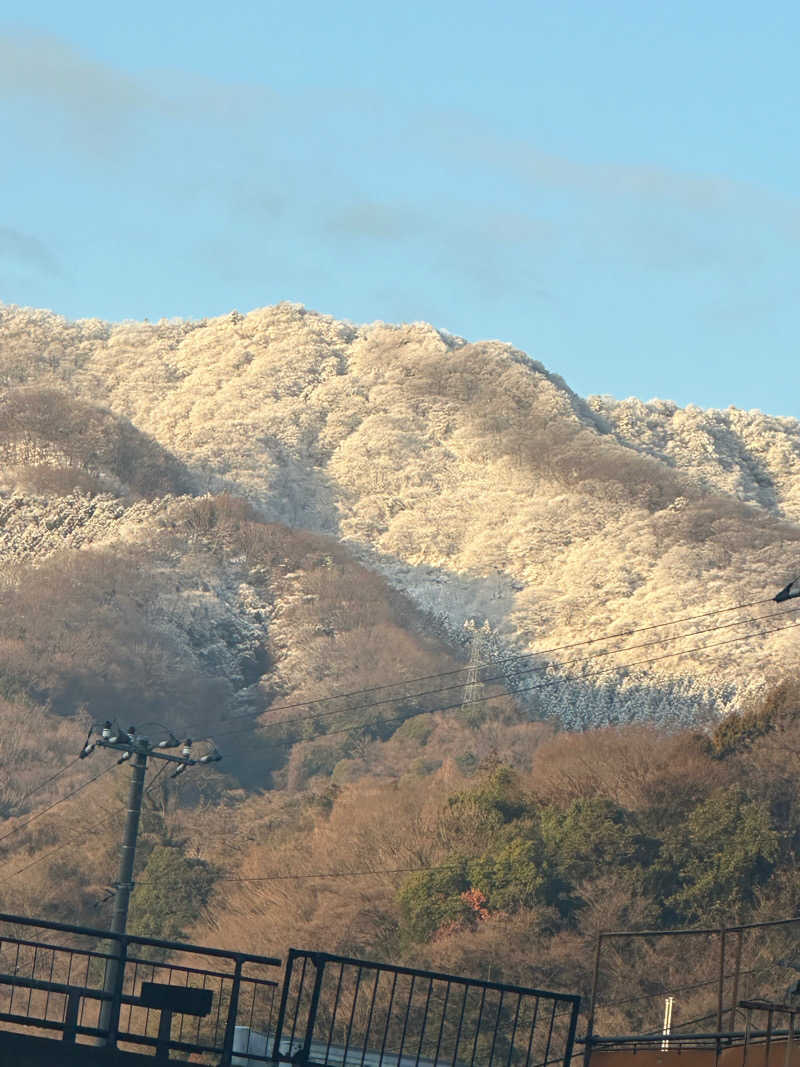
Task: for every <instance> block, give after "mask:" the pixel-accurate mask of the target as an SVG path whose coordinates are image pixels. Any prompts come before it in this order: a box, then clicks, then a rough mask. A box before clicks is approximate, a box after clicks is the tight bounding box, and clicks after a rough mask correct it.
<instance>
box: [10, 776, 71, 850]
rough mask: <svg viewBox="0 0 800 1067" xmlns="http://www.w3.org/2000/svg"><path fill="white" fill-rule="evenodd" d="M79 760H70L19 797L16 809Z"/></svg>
mask: <svg viewBox="0 0 800 1067" xmlns="http://www.w3.org/2000/svg"><path fill="white" fill-rule="evenodd" d="M79 760H80V756H76V757H75V758H74V759H72V760H70V761H69V763H67V764H65V765H64V766H63V767H62V768H61V770H60V771H56V773H55V774H51V775H50V777H49V778H45V779H44V781H42V782H39V784H38V785H35V786H34V787H33V789H29V790H28V792H27V793H25V795H24V796H22V797H20V799H19V800H18V801H17V807H19V806H20V805H21V804H24V803H25V802H26V801H27V800H29V799H30V798H31V797H32V796H33V795H34V793H38V792H39V790H40V789H44V787H45V786H46V785H50V783H51V782H55V780H56V779H57V778H60V777H61V776H62V774H66V773H67V771H68V770H69V769H70V767H74V766H75V764H76V763H78V761H79ZM1 840H2V838H0V841H1Z"/></svg>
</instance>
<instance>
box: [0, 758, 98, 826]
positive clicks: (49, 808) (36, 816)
mask: <svg viewBox="0 0 800 1067" xmlns="http://www.w3.org/2000/svg"><path fill="white" fill-rule="evenodd" d="M76 759H80V756H78V757H76ZM74 762H75V760H73V763H74ZM115 766H116V764H114V763H110V764H109V765H108V766H107V767H105V768H104V769H103V770H102V771H100V773H99V774H96V775H95V776H94V777H93V778H89V779H88V780H87V781H85V782H83V783H82V784H81V785H79V786H76V788H75V789H73V790H72V791H71V792H69V793H66V794H65V795H64V796H63V797H61V798H60V799H59V800H54V801H53V803H52V804H48V805H47V807H44V808H40V809H39V810H38V811H37V812H35V813H34V814H33V815H31V817H30V818H29V819H26V820H25V822H23V823H19V824H18V825H17V826H15V827H14V828H13V829H11V830H9V831H8V832H7V833H5V834H3V836H2V837H0V842H2V841H6V840H7V839H8V838H9V837H12V836H13V835H14V834H17V833H19V832H20V831H21V830H24V829H25V827H26V826H30V824H31V823H32V822H36V820H37V819H40V818H41V817H42V815H46V814H47V813H48V811H52V810H53V808H57V807H58V806H59V804H63V803H64V801H66V800H69V799H70V797H74V796H75V795H76V794H77V793H80V792H81V791H82V790H83V789H86V787H87V786H90V785H91V784H92V783H93V782H96V781H97V779H98V778H102V777H103V775H104V774H108V772H109V771H111V770H113V769H114V767H115ZM64 769H65V770H66V768H64ZM54 777H57V776H54Z"/></svg>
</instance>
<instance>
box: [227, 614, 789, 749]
mask: <svg viewBox="0 0 800 1067" xmlns="http://www.w3.org/2000/svg"><path fill="white" fill-rule="evenodd" d="M798 611H800V608H794V609H791V610H790V611H781V612H776V613H774V614H773V615H766V616H762V618H775V617H776V615H781V616H784V615H790V614H792V615H793V614H796V613H797V612H798ZM756 621H758V620H756V619H748V620H746V622H756ZM737 625H741V623H739V624H737ZM796 625H797V623H796V622H795V621H792V622H791V623H787V624H785V625H783V626H773V627H770V628H768V629H764V630H756V631H755V632H753V633H750V634H742V635H740V636H738V637H733V638H728V639H726V640H725V641H715V642H712V643H711V644H706V645H696V646H694V647H693V648H683V649H678V650H677V651H675V652H668V653H665V654H664V655H662V656H653V657H649V658H645V659H640V660H633V661H632V662H630V663H621V664H618V663H615V664H613V665H611V666H610V667H604V668H602V669H601V670H599V671H593V672H590V673H586V674H583V675H573V676H565V677H561V678H550V679H548V680H547V681H545V682H540V683H538V684H536V685H529V686H519V687H517V688H512V687H508V688H507V689H506V690H505V691H504V692H502V693H494V694H490V695H488V696H483V697H478V698H476V699H475V700H472V701H470V702H469V703H470V704H483V703H487V702H488V701H491V700H500V699H503V698H505V697H508V696H515V695H516V694H518V693H530V692H533V691H536V690H540V689H547V688H550V687H551V686H554V685H567V684H570V683H573V684H574V683H575V682H582V681H587V680H588V681H591V680H592V679H593V678H596V677H599V676H600V675H603V674H608V673H610V672H613V671H618V670H621V669H628V668H630V667H641V666H647V665H649V664H651V663H658V662H660V661H662V660H665V659H672V658H674V657H675V656H683V655H687V654H689V653H691V652H704V651H707V650H708V649H712V648H719V647H721V646H723V645H728V644H736V643H739V642H741V641H747V640H750V639H751V638H754V637H763V636H765V635H767V634H771V633H777V632H778V631H780V630H788V629H791V628H792V627H794V626H796ZM726 628H728V624H725V625H723V626H718V627H711V628H708V629H706V630H705V631H700V632H704V633H712V632H715V631H716V630H723V629H726ZM690 636H696V635H693V634H684V635H682V637H690ZM672 640H678V639H674V638H665V639H663V640H660V641H656V642H645V643H644V644H643V645H638V646H630V647H628V648H623V649H615V650H614V651H615V652H626V651H632V650H633V648H634V647H636V648H640V647H645V646H647V645H650V644H653V643H655V644H666V643H669V642H671V641H672ZM587 658H589V657H581V660H580V661H581V662H583V661H584V660H585V659H587ZM542 669H546V668H542ZM447 688H450V687H447ZM455 688H457V689H461V688H462V687H461V686H456V687H455ZM445 691H446V689H440V690H432V693H439V692H445ZM429 695H430V694H429ZM383 703H395V701H394V700H392V701H376V702H375V703H374V704H369V705H362V706H360V707H356V708H340V709H338V710H337V711H333V712H327V713H323V714H321V715H318V716H301V717H295V718H292V719H281V720H278V721H276V722H267V723H263V724H260V728H261V729H267V728H268V727H270V726H282V725H287V724H289V725H291V724H293V723H296V722H304V721H308V720H309V719H323V718H327V717H330V716H331V715H343V714H346V713H348V712H353V711H367V710H369V708H371V707H376V706H378V705H379V704H383ZM462 706H463V701H461V700H459V701H458V702H456V703H453V704H446V705H444V706H442V707H436V708H431V709H429V711H430V712H442V711H452V710H454V709H456V708H460V707H462ZM239 717H240V718H244V716H239ZM409 717H410V716H408V715H400V716H393V717H391V718H377V719H374V720H372V721H371V722H366V723H359V724H357V725H355V726H350V727H347V728H346V729H344V730H329V731H327V732H326V733H325V735H324V736H325V737H330V736H331V735H333V734H338V733H349V732H351V731H352V730H363V729H366V728H367V727H368V726H371V725H380V724H382V723H391V722H403V721H405V720H406V719H408V718H409ZM229 721H234V720H229ZM252 728H253V727H252V726H247V727H243V728H241V729H237V730H218V731H216V732H215V734H214V736H215V737H218V738H222V737H233V736H236V735H237V734H241V733H244V732H249V731H250V730H252ZM271 743H272V744H273V747H280V746H284V745H293V744H296V743H297V739H296V738H292V739H284V740H281V741H275V742H271Z"/></svg>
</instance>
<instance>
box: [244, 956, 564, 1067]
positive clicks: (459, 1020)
mask: <svg viewBox="0 0 800 1067" xmlns="http://www.w3.org/2000/svg"><path fill="white" fill-rule="evenodd" d="M579 1006H580V997H578V996H573V995H570V994H562V993H550V992H544V991H542V990H538V989H525V988H522V987H519V986H511V985H500V984H497V983H495V982H483V981H480V980H477V979H471V978H462V977H457V976H455V975H449V974H437V973H434V972H430V971H420V970H413V969H411V968H407V967H394V966H390V965H387V964H381V963H368V962H366V961H364V960H356V959H349V958H347V957H343V956H330V955H327V954H325V953H319V952H303V951H299V950H297V949H290V951H289V958H288V960H287V964H286V976H285V981H284V986H283V993H282V997H281V1005H280V1011H279V1014H278V1021H277V1029H276V1033H275V1035H274V1040H273V1042H272V1046H271V1049H270V1048H269V1047H267V1048H266V1049H265V1050H264V1051H263V1052H262V1054H261V1055H260V1056H258V1055H256V1056H254V1055H253V1051H247V1050H246V1049H245V1048H244V1047H243V1048H242V1051H243V1052H245V1051H246V1052H247V1057H248V1058H245V1059H243V1060H242V1061H241V1062H243V1063H253V1064H255V1063H258V1062H266V1060H267V1056H268V1055H269V1056H270V1057H271V1058H272V1059H274V1060H276V1061H283V1062H291V1063H301V1064H306V1065H309V1067H444V1065H447V1067H476V1065H480V1067H545V1065H546V1064H554V1063H558V1064H562V1065H563V1067H567V1065H568V1064H569V1060H570V1057H571V1055H572V1048H573V1044H574V1041H575V1027H576V1024H577V1019H578V1010H579Z"/></svg>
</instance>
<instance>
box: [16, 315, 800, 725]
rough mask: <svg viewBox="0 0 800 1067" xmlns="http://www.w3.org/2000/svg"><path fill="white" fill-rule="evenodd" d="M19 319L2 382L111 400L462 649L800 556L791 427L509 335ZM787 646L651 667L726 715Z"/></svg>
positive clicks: (678, 596) (755, 585) (563, 627)
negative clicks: (555, 364)
mask: <svg viewBox="0 0 800 1067" xmlns="http://www.w3.org/2000/svg"><path fill="white" fill-rule="evenodd" d="M0 316H1V317H0V339H1V340H2V347H1V348H0V380H1V381H3V382H4V383H5V386H6V389H8V390H12V389H14V388H20V387H22V388H25V387H28V388H30V387H33V386H37V387H39V388H58V389H61V390H63V391H64V392H66V393H67V394H69V395H71V396H73V397H75V398H77V400H79V401H80V402H83V403H86V402H93V403H98V402H99V403H100V404H102V405H103V406H105V407H107V408H108V409H109V410H110V411H111V412H113V413H115V415H116V416H121V417H123V418H125V419H128V420H130V422H131V423H132V424H133V426H134V427H136V429H137V432H143V433H144V434H146V435H148V437H149V438H151V439H152V440H153V441H154V442H156V443H157V445H158V447H160V448H162V449H165V450H167V452H168V453H169V454H171V455H174V456H175V457H176V459H177V461H178V462H179V463H180V464H182V465H185V467H186V469H187V470H188V471H189V473H190V475H191V477H192V478H193V479H194V482H195V485H196V486H197V487H198V488H199V490H200V491H202V490H206V491H210V492H212V493H218V492H229V493H234V494H237V495H241V496H243V497H245V498H247V499H248V500H249V501H250V502H251V503H252V504H253V505H254V506H255V507H256V508H257V510H258V511H259V513H260V514H261V515H262V516H264V518H266V519H267V520H268V521H277V522H283V523H286V524H288V525H289V526H293V527H298V528H307V529H310V530H314V531H317V532H320V533H325V534H328V535H331V536H334V537H335V538H336V539H337V540H339V541H340V542H341V543H343V544H346V545H348V546H349V548H350V550H351V551H352V552H353V553H354V554H355V557H356V558H358V559H359V560H361V561H362V563H364V564H365V565H367V566H368V567H373V568H377V569H378V570H379V571H380V573H382V574H383V575H384V576H385V577H386V578H387V579H388V580H389V582H390V583H391V584H392V585H394V586H396V587H397V588H399V589H401V590H403V591H404V592H405V593H407V594H408V595H409V596H410V597H411V599H412V600H413V601H414V602H415V603H416V604H417V605H418V606H419V607H420V608H421V609H422V611H423V612H424V613H426V614H427V615H428V616H430V617H431V618H432V619H433V620H436V621H437V624H439V625H444V626H445V627H446V628H447V629H448V630H449V632H450V633H451V634H452V635H453V638H454V639H456V640H459V639H460V637H461V631H462V626H463V623H464V620H465V619H469V618H472V617H478V618H479V619H486V620H488V622H489V625H490V626H491V628H492V630H493V631H494V632H495V633H496V634H497V635H498V637H499V639H500V640H501V641H502V642H503V644H504V646H505V648H506V649H507V651H509V652H513V653H520V652H529V651H531V650H533V649H535V648H537V647H541V646H542V645H543V644H544V645H545V647H549V646H551V645H559V644H566V643H569V641H570V640H574V639H575V637H576V635H585V634H596V633H598V632H601V633H602V632H607V631H609V630H617V629H628V628H635V627H636V626H637V625H642V624H646V623H650V622H659V623H660V622H663V621H665V620H667V619H669V618H670V617H675V614H676V613H675V610H674V606H675V604H676V603H678V602H679V603H680V604H681V606H682V609H683V611H682V614H685V613H690V614H691V613H692V612H693V611H694V610H695V609H696V610H697V611H699V610H701V608H702V607H709V608H713V607H722V606H730V605H731V604H735V603H738V602H741V603H745V602H749V601H752V600H754V599H757V597H758V594H759V593H761V594H763V595H764V596H767V595H768V594H769V593H770V592H771V591H772V590H773V589H775V590H776V589H777V588H779V587H780V586H781V585H782V584H785V581H787V580H789V579H790V578H792V577H794V574H793V573H792V566H793V565H796V561H800V553H798V551H797V547H796V543H797V541H798V540H800V526H798V525H797V523H798V520H800V422H798V421H797V420H794V419H790V418H784V417H772V416H763V415H760V414H758V413H755V412H739V411H737V410H735V409H734V410H730V409H729V410H728V411H727V412H716V411H705V412H704V411H701V409H697V408H693V407H689V408H686V409H680V408H678V407H677V406H676V405H673V404H671V403H669V402H664V401H650V402H648V403H642V402H640V401H634V400H625V401H612V400H610V399H609V398H605V397H590V398H587V399H585V400H584V399H583V398H581V397H579V396H578V395H577V394H576V393H575V392H574V391H573V390H571V389H570V388H569V386H568V385H567V384H566V383H565V382H564V381H563V379H561V378H560V377H559V376H558V375H557V374H553V373H551V372H550V371H548V370H546V368H545V367H544V366H543V365H542V364H541V363H539V362H537V361H535V360H533V359H531V358H529V357H528V356H526V355H525V354H524V353H522V352H521V351H519V350H518V349H515V348H514V347H513V346H511V345H509V344H506V343H503V342H497V341H487V342H478V343H475V344H472V343H470V342H467V341H465V340H464V339H463V338H457V337H454V336H453V335H451V334H448V333H447V332H446V331H440V330H437V329H436V328H435V327H433V326H430V325H428V324H424V323H416V324H408V325H404V326H392V325H387V324H384V323H375V324H372V325H369V326H354V325H352V324H350V323H345V322H339V321H337V320H335V319H333V318H332V317H330V316H324V315H319V314H317V313H315V312H311V311H307V310H306V309H304V308H302V306H300V305H294V304H279V305H276V306H275V307H272V308H262V309H258V310H256V311H253V312H250V313H249V314H247V315H241V314H239V313H238V312H232V313H231V314H230V315H227V316H221V317H219V318H217V319H213V320H201V321H200V322H192V323H185V322H174V321H171V322H165V321H163V320H162V322H160V323H156V324H150V323H120V324H108V323H102V322H100V321H99V320H82V321H79V322H77V323H69V322H67V321H66V320H63V319H59V318H58V317H57V316H53V315H52V314H51V313H47V312H36V311H34V312H30V311H25V310H22V309H14V308H9V307H8V306H5V307H3V308H2V309H0ZM6 483H7V491H9V488H10V487H9V485H8V476H6ZM792 641H793V637H792V636H787V634H785V633H784V634H779V635H774V636H772V635H770V636H767V637H765V638H758V637H756V638H754V639H752V640H751V641H750V642H749V643H747V642H746V643H745V644H744V646H743V648H742V650H741V651H740V652H738V651H736V650H732V654H731V655H729V656H726V657H723V659H722V665H721V666H720V663H719V662H718V661H717V662H715V663H714V664H713V666H712V667H709V666H708V664H707V662H705V661H704V658H703V656H702V655H701V654H696V653H694V652H692V651H688V652H687V653H686V654H685V655H684V656H682V657H676V662H675V663H671V662H670V661H664V663H663V664H662V665H661V666H660V667H659V668H658V669H657V672H656V676H657V678H658V680H659V684H660V683H663V684H664V686H665V687H666V690H665V691H667V692H669V691H673V690H674V687H675V686H677V687H678V689H682V688H683V689H686V690H687V693H688V694H689V695H688V696H687V698H686V699H687V700H688V702H689V703H691V700H692V699H693V696H692V695H691V694H692V692H693V691H694V690H697V693H696V694H695V695H699V693H700V692H704V691H705V690H706V689H707V688H709V687H710V688H711V689H712V690H713V689H715V688H716V689H717V690H718V691H719V694H720V697H719V702H718V703H719V706H720V708H724V707H725V706H727V702H726V699H725V698H724V697H723V696H722V694H723V691H728V689H729V687H730V686H731V685H733V687H734V689H735V690H737V692H738V691H742V690H744V689H746V688H747V687H748V686H750V685H753V684H760V683H763V682H765V681H766V680H767V679H768V678H769V677H770V676H772V675H774V674H775V673H779V672H780V671H781V670H782V669H783V664H784V663H785V662H786V658H787V656H789V655H790V648H791V643H792ZM629 676H630V672H629ZM633 676H635V677H636V678H637V681H636V684H637V685H638V684H639V683H640V682H641V681H642V678H641V677H640V676H639V675H637V672H636V671H635V670H634V671H633ZM743 676H744V679H745V680H744V681H743ZM651 677H652V672H651ZM617 681H618V682H619V683H620V686H621V687H622V688H624V684H625V683H624V678H623V676H622V675H621V676H620V678H619V679H617ZM600 688H601V689H603V688H604V683H603V684H601V686H600ZM658 699H659V700H662V699H663V694H662V695H661V696H659V698H658ZM606 702H607V700H606V696H604V697H603V700H602V701H600V703H601V704H604V703H606ZM551 703H552V702H551ZM712 703H713V701H712ZM629 713H631V712H630V709H628V711H625V709H621V710H620V712H619V714H621V715H622V716H623V717H625V715H626V714H629ZM586 714H587V715H588V717H589V719H591V715H592V712H591V710H589V711H587V713H586Z"/></svg>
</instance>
